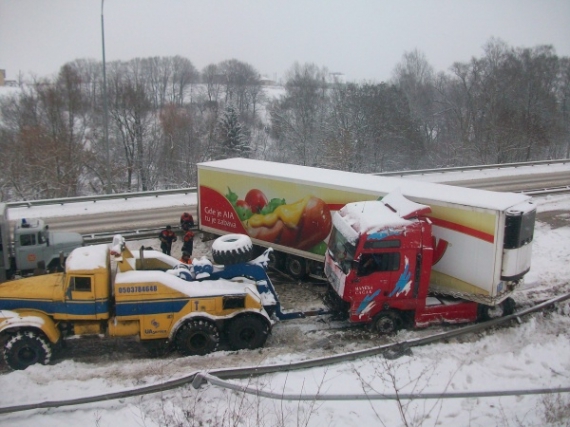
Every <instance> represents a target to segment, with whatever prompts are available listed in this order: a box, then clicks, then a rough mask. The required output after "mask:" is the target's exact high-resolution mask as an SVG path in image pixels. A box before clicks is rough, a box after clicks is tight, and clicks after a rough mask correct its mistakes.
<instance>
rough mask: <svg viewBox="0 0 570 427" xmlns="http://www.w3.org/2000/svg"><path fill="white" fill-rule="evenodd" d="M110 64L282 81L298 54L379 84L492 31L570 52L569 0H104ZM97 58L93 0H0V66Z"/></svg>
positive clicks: (457, 54) (463, 54)
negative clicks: (237, 68) (213, 70)
mask: <svg viewBox="0 0 570 427" xmlns="http://www.w3.org/2000/svg"><path fill="white" fill-rule="evenodd" d="M104 19H105V52H106V58H107V61H108V62H109V61H113V60H118V59H120V60H129V59H132V58H136V57H151V56H174V55H180V56H183V57H186V58H188V59H189V60H190V61H191V62H192V63H193V64H194V66H195V67H196V68H198V70H202V69H203V67H205V66H206V65H208V64H211V63H219V62H221V61H223V60H226V59H232V58H235V59H238V60H240V61H243V62H247V63H249V64H251V65H252V66H253V67H255V68H256V69H257V70H258V71H259V72H260V73H261V74H263V75H266V76H268V77H270V78H279V77H281V76H283V74H284V72H285V71H286V70H288V69H289V68H291V66H292V65H293V64H294V63H295V62H299V63H306V62H310V63H314V64H316V65H318V66H325V67H327V68H328V70H329V71H331V72H339V73H343V74H344V75H345V76H346V78H347V79H348V80H356V81H362V80H372V81H376V82H379V81H383V80H387V79H389V78H390V77H391V75H392V72H393V70H394V67H395V66H396V64H397V63H398V62H399V61H400V60H401V59H402V55H403V54H404V53H405V52H410V51H412V50H414V49H418V50H420V51H421V52H423V53H424V54H425V55H426V57H427V59H428V61H429V63H430V64H431V65H432V66H433V67H434V68H435V70H436V71H447V70H448V68H449V67H450V66H451V65H452V64H453V62H456V61H459V62H467V61H469V60H470V59H471V58H472V57H481V56H483V49H482V47H483V45H484V44H485V43H486V42H487V41H489V40H490V38H491V37H496V38H500V39H502V40H503V41H505V42H506V43H507V44H508V45H509V46H512V47H534V46H537V45H542V44H551V45H553V46H554V48H555V49H556V52H557V54H558V55H559V56H570V0H414V1H412V0H106V1H105V3H104ZM78 58H93V59H96V60H101V58H102V48H101V1H100V0H0V69H5V70H6V72H7V76H6V77H7V79H10V80H12V79H16V78H17V75H18V73H19V72H23V73H24V74H25V75H26V76H29V75H30V74H31V73H33V74H34V75H37V76H52V75H54V74H55V73H57V71H58V70H59V68H60V67H61V66H62V65H63V64H65V63H66V62H68V61H73V60H74V59H78Z"/></svg>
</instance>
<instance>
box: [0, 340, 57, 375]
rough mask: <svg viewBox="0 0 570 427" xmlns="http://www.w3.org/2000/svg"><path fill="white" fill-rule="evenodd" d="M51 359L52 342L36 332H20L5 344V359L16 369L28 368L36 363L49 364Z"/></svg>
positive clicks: (7, 363)
mask: <svg viewBox="0 0 570 427" xmlns="http://www.w3.org/2000/svg"><path fill="white" fill-rule="evenodd" d="M50 360H51V344H50V343H49V342H48V341H47V340H46V339H45V338H44V337H42V336H41V335H38V334H37V333H35V332H32V331H27V332H19V333H18V334H16V335H14V336H13V337H11V338H10V339H9V340H8V341H7V342H6V345H5V346H4V361H5V362H6V365H8V366H9V367H10V368H12V369H14V370H22V369H26V368H27V367H28V366H31V365H34V364H36V363H41V364H42V365H47V364H48V363H49V362H50Z"/></svg>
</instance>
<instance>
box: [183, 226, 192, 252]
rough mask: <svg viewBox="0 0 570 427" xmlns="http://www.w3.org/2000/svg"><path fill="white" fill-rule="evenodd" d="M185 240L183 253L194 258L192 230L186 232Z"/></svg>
mask: <svg viewBox="0 0 570 427" xmlns="http://www.w3.org/2000/svg"><path fill="white" fill-rule="evenodd" d="M183 240H184V243H182V253H183V254H184V253H186V254H188V255H189V256H192V251H193V250H194V233H193V232H192V230H188V231H186V234H184V238H183Z"/></svg>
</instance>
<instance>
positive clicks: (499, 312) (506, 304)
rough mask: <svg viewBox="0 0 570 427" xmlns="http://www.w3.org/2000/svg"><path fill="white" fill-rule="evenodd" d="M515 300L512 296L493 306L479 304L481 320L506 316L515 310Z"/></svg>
mask: <svg viewBox="0 0 570 427" xmlns="http://www.w3.org/2000/svg"><path fill="white" fill-rule="evenodd" d="M515 306H516V304H515V300H514V299H512V298H511V297H509V298H507V299H505V300H504V301H503V302H501V303H500V304H498V305H496V306H494V307H491V306H488V305H479V320H482V321H486V320H492V319H498V318H499V317H505V316H509V315H511V314H513V313H514V312H515Z"/></svg>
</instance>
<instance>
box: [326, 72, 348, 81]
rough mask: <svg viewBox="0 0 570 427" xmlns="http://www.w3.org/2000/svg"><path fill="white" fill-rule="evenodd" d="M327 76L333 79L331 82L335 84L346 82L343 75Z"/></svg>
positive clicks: (331, 74) (334, 73)
mask: <svg viewBox="0 0 570 427" xmlns="http://www.w3.org/2000/svg"><path fill="white" fill-rule="evenodd" d="M329 75H330V76H331V77H332V78H333V81H334V82H335V83H345V81H346V76H345V75H344V74H343V73H336V72H333V73H329Z"/></svg>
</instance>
